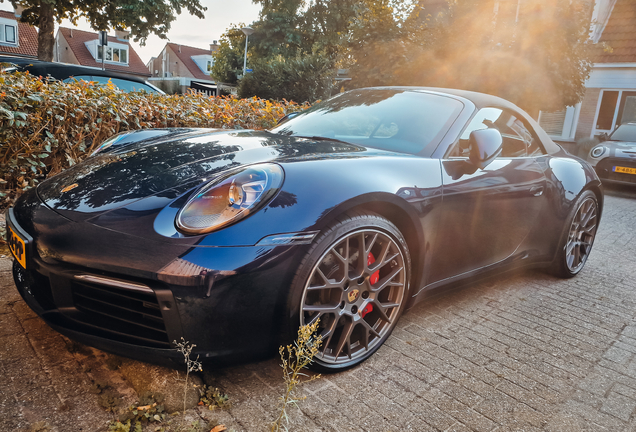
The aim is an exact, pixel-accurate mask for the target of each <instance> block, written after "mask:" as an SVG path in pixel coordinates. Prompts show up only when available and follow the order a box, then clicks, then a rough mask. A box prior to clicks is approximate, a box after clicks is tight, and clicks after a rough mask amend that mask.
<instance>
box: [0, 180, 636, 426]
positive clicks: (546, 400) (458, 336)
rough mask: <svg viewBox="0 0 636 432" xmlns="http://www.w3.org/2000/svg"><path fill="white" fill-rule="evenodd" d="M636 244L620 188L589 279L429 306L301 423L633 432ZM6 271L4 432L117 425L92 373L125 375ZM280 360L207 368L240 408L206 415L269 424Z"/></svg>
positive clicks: (633, 210) (2, 291)
mask: <svg viewBox="0 0 636 432" xmlns="http://www.w3.org/2000/svg"><path fill="white" fill-rule="evenodd" d="M635 252H636V192H635V191H634V190H629V189H612V190H610V191H608V194H607V196H606V205H605V212H604V215H603V221H602V223H601V227H600V230H599V232H598V236H597V239H596V244H595V246H594V250H593V252H592V255H591V258H590V260H589V261H588V263H587V265H586V267H585V269H584V270H583V272H582V273H581V274H580V275H579V276H578V277H576V278H573V279H570V280H561V279H556V278H554V277H551V276H548V275H546V274H544V273H541V272H528V273H524V274H521V275H509V276H504V277H499V278H497V279H495V280H491V281H487V282H482V283H478V284H472V285H470V286H466V287H463V288H459V289H453V290H452V291H449V292H445V293H443V294H442V295H441V296H439V297H438V298H436V299H434V300H431V301H429V302H426V303H423V304H420V305H418V306H417V307H415V308H414V309H413V310H411V311H409V312H408V313H406V314H405V315H404V316H403V317H402V319H401V321H400V323H399V325H398V328H397V329H396V331H394V333H393V335H392V337H391V338H390V339H389V340H388V341H387V343H386V344H385V346H384V347H382V348H381V349H380V350H379V351H378V353H376V355H374V356H373V357H372V358H371V359H370V360H368V361H367V362H365V363H364V364H363V365H361V366H359V367H357V368H354V369H352V370H350V371H347V372H344V373H340V374H335V375H329V376H324V377H322V378H321V379H319V380H317V381H314V382H312V383H310V384H309V385H307V386H306V387H305V388H304V393H305V394H306V395H307V399H306V400H304V401H302V402H301V403H300V404H299V408H298V409H296V408H292V409H291V410H290V414H291V422H292V423H291V424H290V425H289V427H290V430H299V431H408V430H412V431H470V430H473V431H497V432H504V431H540V430H541V431H577V432H578V431H604V430H606V431H636V416H635V415H634V413H635V411H636V265H635V263H634V257H635V256H636V253H635ZM9 269H10V265H9V261H8V259H6V258H4V259H3V258H0V430H18V429H20V428H22V429H26V430H29V429H28V428H29V427H32V425H33V424H34V423H36V422H38V421H46V422H47V423H48V424H49V425H51V426H52V427H53V429H54V430H55V429H57V430H59V431H71V430H72V431H79V430H84V431H93V430H106V426H105V425H106V423H107V421H108V420H110V419H111V418H112V417H111V415H110V414H107V413H105V412H104V411H103V410H102V409H101V408H99V407H98V406H97V403H96V400H97V396H95V395H93V394H92V393H91V392H90V383H91V380H95V379H97V378H98V377H99V376H100V374H101V375H104V376H106V375H107V376H108V379H110V380H114V381H117V380H118V375H117V373H116V372H112V371H108V369H107V368H106V367H105V363H104V358H105V357H104V355H103V354H102V353H100V352H99V351H96V350H79V351H76V350H74V349H72V348H73V344H71V343H70V342H69V341H68V340H66V339H64V338H63V337H61V336H59V335H58V334H56V333H55V332H53V331H52V330H50V329H49V328H48V327H47V326H46V325H44V324H43V323H42V321H41V320H40V319H39V318H37V317H35V316H34V315H33V314H32V313H31V312H30V311H29V310H28V308H27V307H26V306H25V304H24V303H23V302H22V301H21V299H20V298H19V296H18V295H17V293H16V292H15V288H13V285H12V281H11V278H10V272H9ZM278 363H279V362H278V361H277V360H276V359H272V360H268V361H265V362H260V363H254V364H248V365H244V366H238V367H234V368H228V369H224V370H219V371H212V372H208V373H207V378H208V380H209V381H211V382H213V383H214V384H215V385H218V386H221V387H222V388H223V389H224V390H225V391H226V392H227V393H228V394H229V396H230V400H231V401H232V403H233V404H232V407H231V408H230V409H229V410H224V411H218V410H217V411H205V410H200V411H199V413H198V414H199V415H200V416H202V417H205V418H208V419H209V418H214V419H215V420H216V421H215V423H216V422H222V423H224V424H225V425H226V426H228V429H234V430H236V431H243V430H245V431H262V430H266V429H267V424H268V423H269V422H271V421H272V419H273V417H274V415H275V413H276V410H275V406H276V403H277V398H278V396H279V395H280V394H281V393H282V391H283V384H282V375H281V370H280V367H279V365H278ZM116 385H117V387H118V389H119V390H120V391H121V392H122V393H124V394H127V396H126V397H128V398H134V394H132V393H131V391H130V388H129V387H127V384H126V383H125V382H124V381H123V380H119V381H117V383H116Z"/></svg>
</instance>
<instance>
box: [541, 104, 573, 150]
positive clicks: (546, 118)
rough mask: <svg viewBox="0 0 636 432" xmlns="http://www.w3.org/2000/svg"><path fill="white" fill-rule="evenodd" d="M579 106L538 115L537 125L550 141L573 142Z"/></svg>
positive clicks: (542, 112)
mask: <svg viewBox="0 0 636 432" xmlns="http://www.w3.org/2000/svg"><path fill="white" fill-rule="evenodd" d="M580 109H581V104H580V103H579V104H577V105H576V106H573V107H567V108H566V109H563V110H559V111H553V112H544V111H541V112H540V113H539V125H540V126H541V128H542V129H543V130H544V131H545V132H546V133H547V134H548V135H550V137H551V138H552V139H556V140H565V141H569V140H573V139H574V135H575V133H576V125H577V123H578V118H579V112H580Z"/></svg>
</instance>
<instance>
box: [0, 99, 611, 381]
mask: <svg viewBox="0 0 636 432" xmlns="http://www.w3.org/2000/svg"><path fill="white" fill-rule="evenodd" d="M602 206H603V192H602V189H601V184H600V181H599V179H598V177H597V176H596V174H595V172H594V170H593V169H592V167H591V166H590V165H589V164H587V163H586V162H584V161H582V160H580V159H578V158H575V157H572V156H570V155H569V154H567V153H566V152H565V151H563V150H562V149H561V148H560V147H559V146H558V145H556V144H554V143H553V142H552V141H551V140H550V138H549V137H548V136H547V134H546V133H545V132H544V131H543V130H542V129H541V128H540V127H539V126H538V125H537V123H536V122H535V121H534V120H533V119H532V118H531V117H530V116H528V115H527V114H526V113H524V112H523V111H521V110H520V109H519V108H517V107H516V106H515V105H513V104H511V103H509V102H507V101H505V100H502V99H500V98H497V97H493V96H488V95H484V94H479V93H472V92H466V91H458V90H442V89H432V88H371V89H362V90H354V91H350V92H347V93H343V94H339V95H338V96H335V97H333V98H332V99H329V100H327V101H325V102H322V103H320V104H317V105H315V106H314V107H312V108H310V109H308V110H306V111H304V112H302V113H300V114H299V115H297V116H295V117H293V118H291V119H287V120H286V121H284V122H282V123H281V124H279V125H278V126H277V127H275V128H274V129H272V130H271V131H253V130H242V131H228V130H213V129H159V130H141V131H136V132H128V133H124V134H121V135H117V136H115V137H113V138H111V139H110V140H108V141H107V142H105V143H104V144H103V145H102V146H101V147H100V148H99V149H98V150H97V151H96V152H95V154H94V155H93V156H91V157H90V158H88V159H87V160H85V161H84V162H83V163H80V164H78V165H76V166H73V167H72V168H70V169H68V170H66V171H65V172H63V173H61V174H59V175H57V176H55V177H52V178H50V179H48V180H47V181H45V182H43V183H41V184H40V185H39V186H38V187H37V188H36V189H35V190H30V191H28V192H26V193H25V194H24V195H23V196H22V197H20V199H19V200H18V201H17V202H16V205H15V207H14V208H12V209H9V210H8V212H7V222H8V237H9V239H10V243H11V248H12V251H13V253H14V255H15V258H16V259H15V263H14V276H15V282H16V285H17V287H18V290H19V291H20V293H21V294H22V296H23V297H24V299H25V301H26V302H27V304H28V305H29V306H30V307H31V308H32V309H33V310H34V311H35V312H36V313H37V314H38V315H40V316H41V317H42V318H43V319H44V320H45V321H46V322H47V323H48V324H49V325H50V326H51V327H53V328H54V329H56V330H58V331H59V332H60V333H63V334H65V335H67V336H69V337H70V338H73V339H75V340H77V341H80V342H82V343H85V344H88V345H92V346H95V347H98V348H101V349H104V350H107V351H111V352H116V353H119V354H122V355H125V356H129V357H135V358H141V359H146V360H150V361H154V362H157V361H159V360H161V359H166V358H178V357H179V356H180V354H178V353H176V351H175V350H174V349H173V345H172V341H175V340H180V338H181V337H183V338H184V339H185V340H187V341H190V342H192V343H195V344H196V345H197V347H196V350H197V352H196V354H200V355H201V358H202V359H207V360H210V361H214V360H216V361H218V362H222V361H226V362H227V361H235V360H237V359H239V360H246V359H248V358H254V357H255V356H259V355H264V354H269V353H272V352H274V349H275V347H277V346H278V345H279V343H281V342H287V341H290V340H292V339H295V334H296V331H297V329H298V327H299V326H300V325H302V324H308V323H313V322H315V321H316V320H318V319H319V320H320V323H319V330H318V331H319V333H320V334H321V335H322V337H323V345H322V348H321V351H320V354H319V355H318V357H317V359H316V365H317V366H318V367H321V368H323V369H330V370H338V369H343V368H347V367H350V366H353V365H355V364H357V363H359V362H361V361H363V360H365V359H366V358H368V357H369V356H370V355H372V354H373V353H374V352H375V351H376V350H377V349H378V348H379V347H380V346H381V345H382V343H383V342H384V341H385V340H386V339H387V338H388V337H389V335H390V333H391V330H392V329H393V328H394V327H395V324H396V322H397V320H398V318H399V317H400V315H401V314H402V312H403V311H404V310H405V309H406V308H408V307H411V306H413V305H414V304H416V303H417V302H418V301H419V300H421V299H423V298H424V294H425V293H427V292H428V291H429V290H431V289H433V288H436V287H439V286H442V285H446V284H449V283H451V282H456V281H459V280H462V279H465V278H470V277H476V276H480V275H484V274H486V273H488V274H491V273H492V272H494V271H503V270H509V269H512V268H517V267H522V266H524V267H525V266H547V267H549V268H551V269H552V270H553V271H554V272H556V273H557V274H559V275H561V276H563V277H571V276H574V275H576V274H577V273H578V272H579V271H581V269H582V267H583V265H584V264H585V262H586V259H587V258H588V256H589V254H590V250H591V248H592V243H593V241H594V237H595V234H596V230H597V227H598V223H599V220H600V217H601V210H602Z"/></svg>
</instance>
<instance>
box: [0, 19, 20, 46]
mask: <svg viewBox="0 0 636 432" xmlns="http://www.w3.org/2000/svg"><path fill="white" fill-rule="evenodd" d="M0 42H4V43H8V44H17V43H18V27H17V26H16V25H11V24H4V23H0Z"/></svg>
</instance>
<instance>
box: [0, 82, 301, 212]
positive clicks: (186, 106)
mask: <svg viewBox="0 0 636 432" xmlns="http://www.w3.org/2000/svg"><path fill="white" fill-rule="evenodd" d="M305 108H307V105H297V104H295V103H293V102H289V103H288V102H271V101H268V100H263V99H257V98H252V99H236V98H230V97H220V98H215V97H209V96H204V95H200V94H194V93H193V94H187V95H158V94H150V93H142V92H140V93H126V92H122V91H121V90H119V89H117V88H116V87H114V86H112V85H108V86H104V85H96V84H94V83H87V82H84V81H80V82H74V83H63V82H59V81H48V80H46V79H41V78H37V77H34V76H32V75H29V74H28V73H13V74H7V73H3V72H0V208H3V207H5V206H7V205H10V204H11V203H12V202H13V201H14V200H15V198H16V197H17V196H19V195H20V194H21V193H22V192H23V191H24V190H26V189H29V188H31V187H34V186H36V185H37V183H38V182H40V181H42V180H44V179H45V178H46V177H47V176H51V175H54V174H56V173H58V172H60V171H62V170H64V169H65V168H68V167H69V166H71V165H73V164H75V163H77V162H79V161H81V160H82V159H84V158H86V157H87V156H88V155H90V154H91V153H92V151H93V150H94V149H95V148H97V147H98V146H99V145H100V144H101V143H102V142H103V141H104V140H105V139H107V138H108V137H110V136H112V135H114V134H116V133H118V132H122V131H126V130H134V129H142V128H161V127H207V128H224V129H264V128H270V127H272V126H273V125H275V124H276V122H277V121H278V120H279V119H280V118H281V117H283V116H284V115H285V114H287V113H290V112H294V111H298V110H301V109H305Z"/></svg>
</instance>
